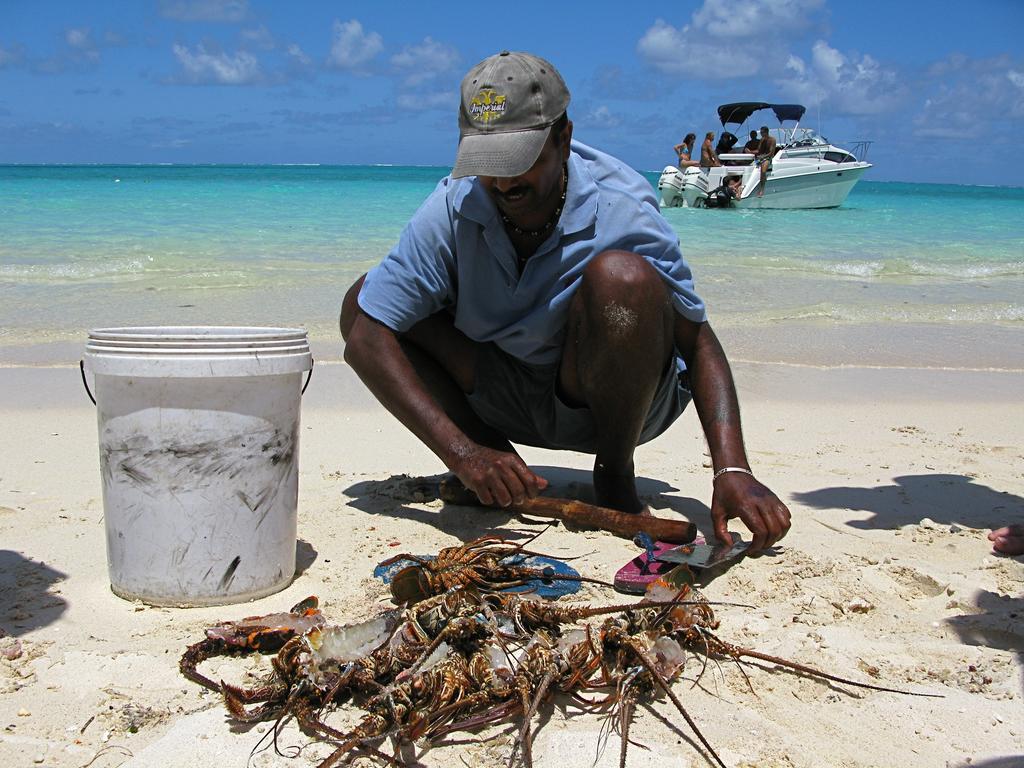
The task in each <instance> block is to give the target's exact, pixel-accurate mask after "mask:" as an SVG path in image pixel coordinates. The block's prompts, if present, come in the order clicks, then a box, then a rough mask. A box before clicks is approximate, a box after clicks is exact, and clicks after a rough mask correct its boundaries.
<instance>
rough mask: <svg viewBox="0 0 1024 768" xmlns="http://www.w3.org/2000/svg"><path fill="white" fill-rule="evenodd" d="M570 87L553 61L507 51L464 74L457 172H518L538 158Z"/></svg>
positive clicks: (483, 173) (466, 174)
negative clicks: (567, 86) (552, 63)
mask: <svg viewBox="0 0 1024 768" xmlns="http://www.w3.org/2000/svg"><path fill="white" fill-rule="evenodd" d="M568 106H569V89H568V88H566V87H565V82H564V81H563V80H562V76H561V75H559V74H558V71H557V70H556V69H555V68H554V67H553V66H551V63H550V62H548V61H546V60H544V59H542V58H540V57H539V56H534V55H533V54H531V53H521V52H509V51H502V52H501V53H499V54H496V55H494V56H491V57H490V58H487V59H484V60H483V61H481V62H480V63H479V64H477V65H476V66H475V67H473V68H472V69H471V70H469V73H468V74H467V75H466V76H465V77H464V78H463V79H462V106H461V107H460V109H459V151H458V154H457V155H456V158H455V167H454V168H453V169H452V176H453V177H455V178H458V177H460V176H518V175H519V174H521V173H525V172H526V171H528V170H530V168H531V167H532V166H533V164H534V163H535V162H536V161H537V157H538V156H539V155H540V151H541V149H542V148H543V147H544V142H545V141H547V138H548V134H549V133H550V129H551V126H552V125H553V124H554V123H555V121H556V120H558V118H560V117H561V116H562V115H563V114H564V113H565V110H566V107H568Z"/></svg>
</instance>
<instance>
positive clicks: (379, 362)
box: [345, 309, 547, 506]
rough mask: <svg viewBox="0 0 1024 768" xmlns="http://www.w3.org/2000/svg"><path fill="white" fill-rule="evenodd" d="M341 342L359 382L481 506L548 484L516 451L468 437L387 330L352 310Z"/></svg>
mask: <svg viewBox="0 0 1024 768" xmlns="http://www.w3.org/2000/svg"><path fill="white" fill-rule="evenodd" d="M345 338H346V341H345V361H346V362H347V363H348V364H349V365H350V366H352V369H353V370H354V371H355V372H356V373H357V374H358V375H359V378H360V379H362V380H363V382H364V383H365V384H366V386H367V387H368V388H369V389H370V391H371V392H373V394H374V395H375V396H376V397H377V399H378V400H379V401H380V402H381V404H382V405H383V406H384V407H385V408H387V409H388V411H390V412H391V413H392V414H393V415H394V416H395V418H397V419H398V420H399V421H400V422H402V424H404V425H405V426H406V427H407V428H408V429H409V430H410V431H411V432H412V433H413V434H415V435H416V436H417V437H418V438H419V439H420V440H421V441H422V442H423V443H424V444H425V445H426V446H427V447H428V448H429V449H430V450H431V451H433V452H434V453H435V454H436V455H437V456H438V458H440V459H441V461H443V462H444V464H445V466H447V467H448V468H449V469H450V470H452V471H453V472H455V474H456V475H458V477H459V479H460V480H462V482H463V483H464V484H465V485H466V487H467V488H469V489H470V490H472V491H474V492H475V493H476V494H477V496H478V497H479V498H480V500H481V501H482V502H483V503H484V504H496V505H498V506H508V505H509V504H510V503H512V502H513V501H514V502H516V503H521V502H522V501H523V500H524V499H525V498H527V497H532V496H536V495H537V494H538V493H539V492H540V490H542V489H543V488H544V487H545V486H546V485H547V482H546V481H545V480H544V479H543V478H541V477H540V476H538V475H536V474H534V473H533V472H532V471H531V470H530V469H529V467H527V466H526V464H525V462H523V460H522V459H521V458H520V457H519V456H518V455H517V454H516V453H514V452H511V451H502V450H496V449H493V448H488V447H486V446H484V445H481V444H479V443H477V442H475V441H473V440H472V439H470V437H469V436H468V435H466V434H465V432H463V431H462V430H461V429H460V428H459V426H458V425H457V424H456V423H455V422H454V421H453V420H452V419H451V418H450V417H449V416H448V414H447V413H445V411H444V409H443V408H442V407H441V405H440V404H439V403H438V401H437V400H436V399H435V397H434V396H433V395H432V394H431V392H430V391H429V390H428V388H427V386H426V385H425V383H424V381H423V378H422V377H421V376H420V375H419V373H418V372H417V371H416V369H415V367H414V366H413V364H412V362H411V361H410V359H409V356H408V355H407V354H406V352H405V350H404V349H403V348H402V344H401V342H400V341H399V338H398V336H397V335H396V334H395V332H394V331H392V330H391V329H390V328H388V327H386V326H384V325H382V324H381V323H379V322H377V321H376V320H374V319H372V318H371V317H369V316H368V315H366V314H365V313H364V312H363V311H362V310H360V309H356V310H355V312H354V316H353V317H352V318H351V325H350V327H349V328H348V329H347V332H346V334H345ZM467 407H468V406H467Z"/></svg>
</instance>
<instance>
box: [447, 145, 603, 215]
mask: <svg viewBox="0 0 1024 768" xmlns="http://www.w3.org/2000/svg"><path fill="white" fill-rule="evenodd" d="M575 144H576V142H573V145H574V146H575ZM454 181H455V183H456V184H458V185H459V186H458V188H457V189H456V190H455V196H454V199H453V205H454V207H455V211H456V212H457V213H458V214H459V215H460V216H464V217H466V218H467V219H471V220H472V221H475V222H476V223H477V224H480V225H481V226H483V227H485V228H486V227H490V226H492V225H494V224H500V222H501V219H500V217H499V216H498V209H497V207H496V206H495V205H494V201H493V200H492V199H491V196H490V195H488V194H487V192H486V191H485V190H484V188H483V186H482V185H481V184H480V183H479V182H478V181H477V179H476V177H475V176H472V177H469V178H466V179H456V180H454ZM597 209H598V199H597V182H595V181H594V177H593V175H591V173H590V169H589V168H588V167H587V164H586V163H585V162H584V161H583V158H581V157H580V156H579V155H578V154H577V153H576V152H575V151H571V152H570V153H569V186H568V188H567V189H566V191H565V205H564V206H563V207H562V216H561V218H559V220H558V229H559V230H560V231H561V233H562V234H563V235H567V234H572V233H575V232H580V231H582V230H584V229H586V228H587V227H589V226H591V225H592V224H593V223H594V221H595V220H596V219H597Z"/></svg>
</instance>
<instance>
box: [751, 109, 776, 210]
mask: <svg viewBox="0 0 1024 768" xmlns="http://www.w3.org/2000/svg"><path fill="white" fill-rule="evenodd" d="M778 151H779V143H778V142H777V141H776V140H775V137H774V136H772V135H771V132H770V131H769V130H768V126H767V125H762V126H761V141H760V142H759V143H758V145H757V158H756V162H758V163H760V164H761V181H760V183H759V184H758V185H757V196H758V197H764V188H765V187H766V186H767V185H768V171H770V170H771V168H772V158H773V157H775V154H776V153H777V152H778Z"/></svg>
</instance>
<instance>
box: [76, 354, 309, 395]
mask: <svg viewBox="0 0 1024 768" xmlns="http://www.w3.org/2000/svg"><path fill="white" fill-rule="evenodd" d="M315 362H316V361H315V360H313V359H310V361H309V373H307V374H306V383H305V384H303V385H302V391H301V392H300V393H299V397H302V396H303V395H304V394H306V388H307V387H308V386H309V380H310V379H312V378H313V364H314V363H315ZM78 370H79V371H81V372H82V384H83V385H84V386H85V393H86V394H87V395H88V396H89V399H90V400H92V404H93V405H96V398H95V397H93V396H92V390H91V389H89V380H88V379H87V378H85V360H79V361H78Z"/></svg>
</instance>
